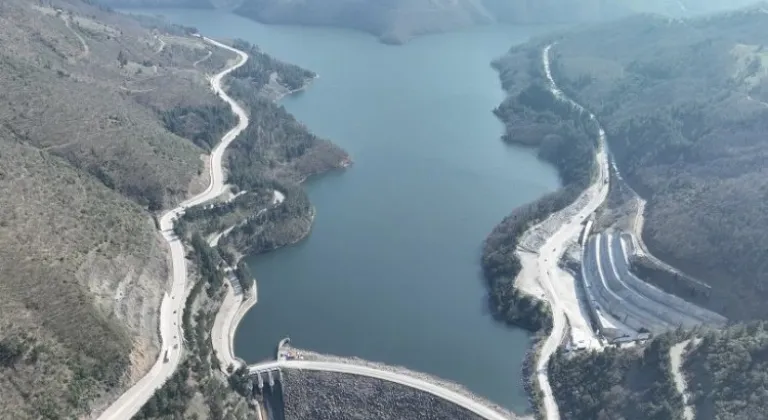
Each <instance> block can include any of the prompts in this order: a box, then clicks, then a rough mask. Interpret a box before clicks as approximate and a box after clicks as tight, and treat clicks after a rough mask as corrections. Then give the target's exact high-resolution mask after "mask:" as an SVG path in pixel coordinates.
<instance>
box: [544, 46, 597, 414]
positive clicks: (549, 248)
mask: <svg viewBox="0 0 768 420" xmlns="http://www.w3.org/2000/svg"><path fill="white" fill-rule="evenodd" d="M553 45H554V44H549V45H547V46H546V47H545V48H544V50H543V51H542V55H541V59H542V63H543V65H544V70H545V73H546V77H547V80H548V82H549V89H550V91H551V92H552V94H553V95H554V96H555V97H556V98H557V99H558V100H561V101H564V102H567V103H569V104H570V105H571V106H573V107H574V108H576V109H578V110H579V111H581V112H587V113H588V114H589V116H590V118H591V119H593V120H596V118H595V116H594V115H593V114H591V113H589V112H588V111H587V110H586V109H584V107H582V106H581V105H579V104H578V103H576V102H574V101H573V100H571V99H569V98H568V97H566V96H565V95H564V94H563V92H562V91H561V90H560V89H559V88H558V87H557V83H555V80H554V78H553V77H552V71H551V68H550V61H549V51H550V50H551V49H552V46H553ZM598 126H599V125H598ZM595 161H596V162H597V166H598V171H597V174H596V176H595V179H594V181H593V182H592V184H591V185H590V186H589V187H588V188H587V189H586V190H585V191H584V192H583V193H582V197H586V200H582V198H581V197H580V198H577V199H576V201H575V202H574V203H581V202H583V201H585V202H586V204H584V205H583V207H582V208H581V209H580V210H579V211H578V213H576V214H575V215H573V216H571V217H569V218H568V219H567V220H566V221H565V222H564V223H563V224H562V226H560V228H559V229H558V230H557V231H555V232H554V233H553V234H552V235H551V236H550V237H549V238H548V239H547V240H546V241H545V242H544V244H543V245H542V246H541V249H540V250H539V256H538V258H537V260H536V264H537V265H538V267H539V282H540V283H541V286H542V288H543V289H544V299H545V300H547V301H548V302H549V304H550V307H551V308H552V323H553V327H552V332H551V333H550V335H549V336H548V337H547V339H546V340H545V341H544V344H543V345H542V347H541V350H540V351H539V359H538V361H537V362H536V376H537V379H538V382H539V387H540V388H541V391H542V394H543V404H544V410H545V413H544V414H545V418H546V419H547V420H559V419H560V411H559V409H558V407H557V401H556V400H555V397H554V395H553V393H552V387H551V386H550V383H549V374H548V369H547V366H548V364H549V359H551V358H552V355H553V354H554V353H555V351H556V350H557V348H558V347H559V346H560V343H562V342H563V339H564V338H565V333H566V324H567V319H566V315H565V311H564V309H563V305H562V304H561V303H560V298H559V296H558V294H557V292H556V289H557V284H558V283H560V282H561V280H560V279H558V273H559V272H560V270H559V267H558V265H557V263H558V261H559V260H560V257H561V256H562V255H563V252H564V251H565V247H566V245H567V244H568V243H569V242H570V241H571V240H572V239H573V238H574V237H578V235H579V234H580V232H581V228H582V226H581V222H582V221H583V220H586V218H587V216H589V215H590V214H592V213H593V212H594V211H595V210H596V209H597V208H598V207H599V206H600V205H601V204H602V203H603V201H605V199H606V197H607V196H608V189H609V183H608V179H609V177H608V174H609V170H608V153H607V146H606V141H605V131H604V130H603V129H602V127H600V128H599V139H598V149H597V154H596V157H595Z"/></svg>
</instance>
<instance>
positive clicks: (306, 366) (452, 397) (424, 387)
mask: <svg viewBox="0 0 768 420" xmlns="http://www.w3.org/2000/svg"><path fill="white" fill-rule="evenodd" d="M277 368H280V369H301V370H315V371H323V372H339V373H346V374H351V375H359V376H366V377H369V378H376V379H381V380H383V381H388V382H394V383H397V384H400V385H405V386H407V387H410V388H413V389H418V390H419V391H423V392H426V393H429V394H432V395H434V396H436V397H439V398H442V399H444V400H446V401H450V402H452V403H454V404H456V405H458V406H460V407H463V408H465V409H467V410H469V411H471V412H473V413H475V414H477V415H478V416H480V417H482V418H484V419H487V420H510V419H511V418H513V417H510V415H508V414H506V413H501V412H499V411H497V410H495V409H493V408H491V407H488V406H487V405H485V404H483V403H482V402H479V401H477V400H474V399H472V398H471V397H468V396H466V395H463V394H460V393H458V392H456V391H453V390H450V389H448V388H445V387H443V386H441V385H437V384H434V383H432V382H430V381H428V380H425V379H421V378H417V377H415V376H410V375H406V374H403V373H399V372H392V371H389V370H380V369H376V368H373V367H369V366H361V365H355V364H351V363H339V362H320V361H308V360H280V361H276V362H269V363H261V364H258V365H252V366H249V370H250V371H251V372H254V373H255V372H256V371H264V370H270V369H277Z"/></svg>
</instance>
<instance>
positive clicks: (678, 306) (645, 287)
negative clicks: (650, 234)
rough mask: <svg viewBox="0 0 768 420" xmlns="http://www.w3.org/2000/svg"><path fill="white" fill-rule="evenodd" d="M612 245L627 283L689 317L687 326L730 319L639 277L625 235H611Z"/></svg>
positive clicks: (619, 270) (628, 285) (721, 322)
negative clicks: (630, 260) (633, 271)
mask: <svg viewBox="0 0 768 420" xmlns="http://www.w3.org/2000/svg"><path fill="white" fill-rule="evenodd" d="M609 240H610V247H611V250H612V254H611V255H612V256H613V263H614V264H615V266H616V269H617V271H618V273H619V274H620V278H621V279H622V280H623V281H624V283H626V285H627V287H628V288H630V289H633V290H635V291H636V292H637V293H639V294H642V295H644V296H647V297H649V298H650V299H652V300H654V301H656V302H658V303H659V304H661V305H664V306H666V307H668V308H673V309H674V310H676V311H677V312H678V313H680V314H681V315H684V316H686V317H687V318H688V320H687V323H686V324H685V326H690V325H698V324H709V325H719V326H720V325H725V323H726V322H727V321H728V320H727V319H726V318H725V317H724V316H722V315H720V314H718V313H716V312H712V311H710V310H707V309H704V308H702V307H700V306H698V305H695V304H693V303H691V302H688V301H686V300H684V299H682V298H680V297H677V296H675V295H672V294H669V293H667V292H664V291H663V290H661V289H659V288H657V287H655V286H652V285H650V284H648V283H646V282H644V281H642V280H641V279H640V278H638V277H637V276H636V275H635V274H634V273H632V271H631V270H630V266H629V256H628V252H627V250H628V249H629V248H630V247H629V243H628V242H627V241H626V239H625V238H624V237H623V235H611V236H610V238H609Z"/></svg>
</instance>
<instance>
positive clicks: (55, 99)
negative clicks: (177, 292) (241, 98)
mask: <svg viewBox="0 0 768 420" xmlns="http://www.w3.org/2000/svg"><path fill="white" fill-rule="evenodd" d="M147 24H149V22H144V25H147ZM168 31H172V32H173V33H169V32H168ZM0 45H2V46H3V47H2V48H1V49H0V191H2V194H0V205H2V208H3V212H2V215H0V241H1V243H2V244H3V246H2V247H1V249H0V395H2V404H0V418H13V419H26V418H30V419H31V418H69V417H70V416H73V415H74V416H80V415H83V414H86V413H88V412H90V411H91V410H92V409H95V408H97V407H98V406H100V404H102V403H104V402H106V401H107V400H109V399H110V398H111V396H112V395H115V394H116V393H117V392H118V391H120V390H121V389H123V388H124V387H126V386H127V385H128V384H129V383H131V382H132V381H134V380H136V379H137V378H138V377H139V376H140V374H141V373H143V371H145V370H146V369H147V368H148V367H149V366H150V364H151V362H152V361H153V360H154V358H155V357H156V353H157V347H156V341H157V337H156V336H157V332H156V331H157V325H156V324H157V320H156V312H157V307H158V304H159V299H160V296H161V295H162V293H163V291H164V289H165V287H166V283H167V274H168V273H167V270H168V268H167V262H166V254H167V250H166V248H165V246H164V243H163V241H162V240H161V238H160V237H159V235H158V234H157V233H156V229H155V224H154V222H153V218H152V213H151V212H150V211H151V210H157V209H160V208H162V207H165V206H167V205H169V204H171V203H173V202H175V201H178V200H179V199H181V198H182V197H184V196H186V195H187V194H188V193H189V192H190V191H189V190H194V189H200V188H201V186H202V185H204V184H205V183H206V182H207V181H206V180H204V179H201V177H200V176H198V174H199V173H203V172H202V169H203V162H202V161H201V158H200V157H201V155H202V154H203V153H204V150H203V149H201V148H199V147H197V146H195V144H194V143H193V142H192V141H190V140H187V139H183V138H181V137H178V136H176V135H173V134H171V133H170V132H168V131H167V130H166V128H165V126H164V123H163V119H162V115H163V114H164V113H165V112H168V111H170V110H173V109H177V108H179V107H189V106H201V105H204V106H211V107H215V106H217V105H219V101H218V100H217V99H216V98H215V96H213V95H212V94H211V93H210V92H209V89H208V87H207V79H206V77H205V75H204V74H203V71H210V69H211V68H217V67H221V66H223V65H224V63H225V61H226V60H227V59H228V57H227V56H223V55H221V54H220V53H217V54H213V55H212V56H211V58H210V59H209V60H207V62H206V63H201V64H200V65H199V66H198V67H200V68H199V69H198V68H197V67H194V66H193V64H194V62H195V61H197V60H199V59H201V58H203V57H205V56H206V55H207V50H208V48H207V47H206V46H205V45H204V44H203V43H202V42H201V41H200V40H198V39H197V38H192V37H189V36H187V35H186V34H185V31H184V30H183V29H180V28H171V27H165V26H162V25H160V26H158V27H157V28H155V29H153V30H150V29H148V28H147V27H146V26H142V25H140V24H139V22H137V21H134V20H132V19H128V18H126V17H125V16H122V15H118V14H114V13H111V12H108V11H106V10H103V9H101V8H99V7H96V6H93V5H92V4H88V3H86V2H81V1H79V0H68V1H47V0H46V1H25V0H3V1H2V2H0Z"/></svg>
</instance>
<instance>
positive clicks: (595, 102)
mask: <svg viewBox="0 0 768 420" xmlns="http://www.w3.org/2000/svg"><path fill="white" fill-rule="evenodd" d="M765 10H766V9H763V8H761V7H759V6H757V7H754V8H751V9H748V10H745V11H741V12H731V13H727V14H723V15H718V16H715V17H712V18H699V19H694V20H685V21H680V20H669V19H666V18H661V17H652V16H637V17H633V18H627V19H625V20H622V21H620V22H616V23H610V24H604V25H601V26H599V27H594V28H590V29H584V30H581V31H577V32H570V33H568V34H567V35H563V36H561V37H559V43H558V44H557V45H556V46H555V47H554V48H553V53H554V60H553V62H554V68H553V71H554V72H555V74H556V77H557V80H558V83H559V84H560V86H561V87H563V89H565V90H567V91H568V93H569V95H571V96H572V97H575V98H577V100H578V101H579V102H580V103H582V104H585V105H586V106H587V107H588V108H590V109H591V110H592V111H593V112H595V114H597V115H598V117H599V119H600V121H601V122H602V123H603V125H604V126H605V129H606V131H607V133H608V141H609V143H610V146H611V150H612V153H613V155H614V157H615V159H616V162H617V164H618V166H619V169H620V171H621V172H622V174H623V175H624V177H625V178H626V179H627V180H628V181H629V183H630V184H631V185H632V186H633V187H634V189H635V190H637V191H638V193H639V194H640V195H642V196H643V197H644V198H645V199H647V200H648V207H647V208H646V214H645V217H646V223H645V229H644V232H643V237H644V239H645V241H646V243H647V245H648V246H649V248H650V250H651V251H652V252H653V253H654V254H655V255H656V256H658V257H659V258H661V259H663V260H664V261H666V262H668V263H670V264H672V265H673V266H676V267H679V268H680V269H682V270H683V271H684V272H686V273H688V274H691V275H693V276H695V277H697V278H700V279H702V280H704V281H706V282H707V283H709V284H710V285H711V286H712V288H713V290H712V294H711V296H710V297H709V299H708V301H707V302H704V303H705V304H706V305H707V306H709V307H710V308H712V309H713V310H715V311H718V312H720V313H723V314H724V315H726V316H728V317H729V318H732V319H737V320H738V319H754V318H766V317H768V309H766V307H765V305H764V304H763V302H764V301H765V299H766V298H768V286H767V284H768V283H767V282H768V278H766V265H765V256H764V250H765V249H766V248H767V247H768V242H766V230H765V226H768V219H766V215H767V214H768V212H766V208H765V203H766V191H768V183H767V181H766V178H765V176H764V170H765V156H766V154H768V142H767V141H766V140H765V137H764V135H763V134H762V133H764V132H765V130H766V128H768V127H766V124H767V122H768V56H766V54H765V53H764V52H763V46H764V45H765V43H766V41H768V37H766V33H765V30H764V28H765V27H766V25H768V13H766V12H765ZM552 40H554V38H552V37H550V39H540V40H536V41H534V42H532V43H531V44H528V45H525V46H521V47H516V48H514V49H513V50H512V51H511V52H510V53H509V54H508V55H507V57H505V58H504V59H503V60H502V61H501V62H500V67H501V68H502V78H503V79H504V78H506V79H507V80H508V82H507V83H511V81H512V80H514V79H516V78H519V77H520V76H521V75H525V74H527V73H528V71H529V69H528V68H527V67H526V65H525V63H526V62H527V58H528V57H535V54H537V51H540V50H541V47H542V45H544V44H546V43H548V42H551V41H552Z"/></svg>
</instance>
